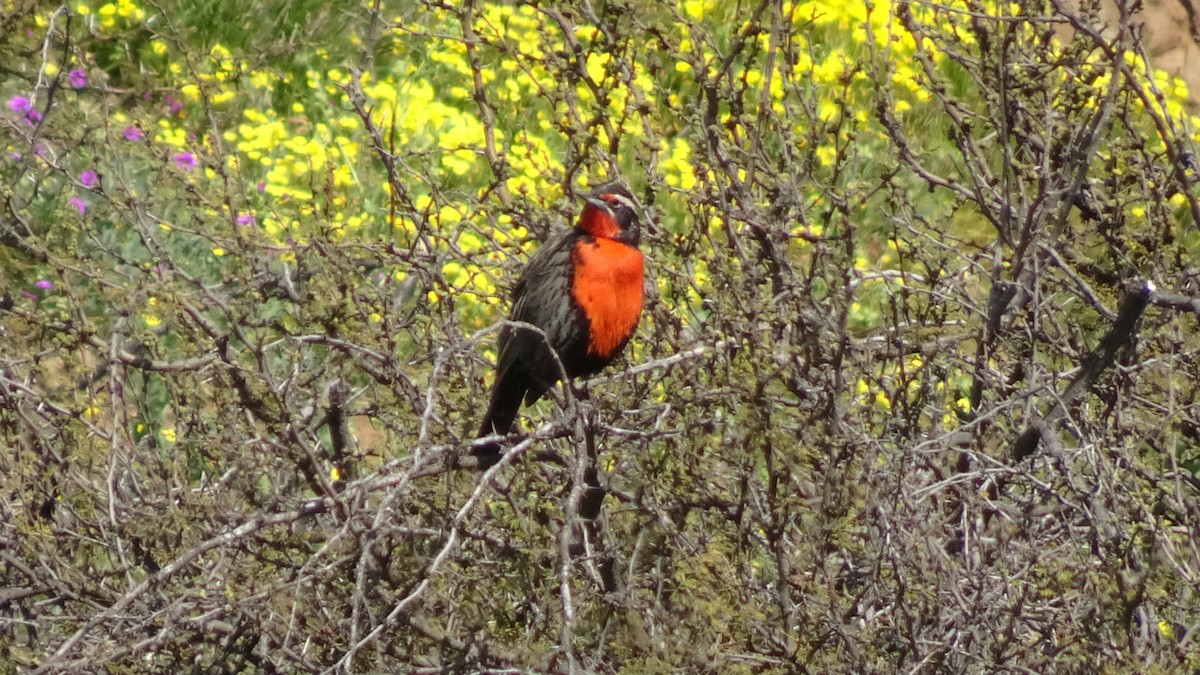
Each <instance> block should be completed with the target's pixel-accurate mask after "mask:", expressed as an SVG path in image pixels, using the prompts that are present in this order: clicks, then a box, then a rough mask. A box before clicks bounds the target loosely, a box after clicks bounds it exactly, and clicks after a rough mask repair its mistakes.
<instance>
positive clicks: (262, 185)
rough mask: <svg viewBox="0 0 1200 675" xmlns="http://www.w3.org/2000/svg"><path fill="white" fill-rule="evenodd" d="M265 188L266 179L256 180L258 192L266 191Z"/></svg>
mask: <svg viewBox="0 0 1200 675" xmlns="http://www.w3.org/2000/svg"><path fill="white" fill-rule="evenodd" d="M266 189H267V183H266V181H261V180H260V181H258V191H259V192H265V191H266Z"/></svg>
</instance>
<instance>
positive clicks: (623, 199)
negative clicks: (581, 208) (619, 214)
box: [603, 192, 637, 211]
mask: <svg viewBox="0 0 1200 675" xmlns="http://www.w3.org/2000/svg"><path fill="white" fill-rule="evenodd" d="M603 197H604V198H605V199H607V198H609V197H612V198H613V199H615V200H617V201H618V202H619V203H620V204H621V205H622V206H625V207H628V208H630V209H633V210H634V211H636V210H637V204H634V203H633V200H632V199H630V198H629V197H626V196H625V195H622V194H617V193H616V192H610V193H608V194H606V195H603Z"/></svg>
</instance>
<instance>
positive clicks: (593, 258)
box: [471, 183, 645, 469]
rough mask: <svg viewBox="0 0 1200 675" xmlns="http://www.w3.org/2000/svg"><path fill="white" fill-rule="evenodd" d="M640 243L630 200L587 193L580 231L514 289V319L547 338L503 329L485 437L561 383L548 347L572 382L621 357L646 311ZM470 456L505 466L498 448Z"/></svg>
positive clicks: (549, 246)
mask: <svg viewBox="0 0 1200 675" xmlns="http://www.w3.org/2000/svg"><path fill="white" fill-rule="evenodd" d="M640 239H641V232H640V229H639V226H638V217H637V210H636V206H635V204H634V200H633V195H632V194H630V193H629V190H627V189H625V188H624V187H622V186H621V185H618V184H615V183H613V184H608V185H603V186H601V187H598V188H596V189H595V190H593V191H592V192H590V193H589V194H588V195H587V197H586V203H585V204H584V207H583V212H582V213H581V214H580V216H579V222H578V223H576V225H575V227H573V228H571V229H570V230H568V231H567V232H564V233H563V234H561V235H559V236H558V237H556V238H554V239H552V240H551V241H549V242H547V243H546V244H544V245H543V246H542V248H541V249H539V250H538V252H537V253H536V254H534V256H533V258H532V259H530V261H529V264H528V265H527V266H526V267H525V271H524V273H522V275H521V278H520V280H519V281H517V286H516V288H515V289H514V290H513V309H512V315H511V316H510V317H509V318H510V319H511V320H512V321H520V322H524V323H528V324H531V325H533V326H536V327H538V328H539V329H541V331H542V334H538V333H537V332H535V331H533V330H530V329H528V328H521V327H519V326H513V325H509V326H505V327H504V328H503V329H501V331H500V340H499V358H498V359H497V360H496V382H495V384H494V385H493V386H492V398H491V403H490V405H488V410H487V414H486V415H485V416H484V418H483V425H482V426H481V427H480V429H479V436H480V437H483V436H489V435H492V434H507V433H509V432H510V431H511V430H512V426H513V421H514V420H516V418H517V410H518V409H519V408H520V407H521V403H522V402H524V403H525V404H526V405H529V404H532V403H533V402H535V401H537V400H538V399H540V398H541V397H542V396H544V395H545V393H546V392H547V391H548V390H549V389H550V388H551V387H553V386H554V383H555V382H557V381H558V380H559V379H560V370H559V366H558V364H557V363H555V359H554V357H553V356H552V355H551V353H550V351H549V349H553V350H554V352H555V353H556V354H557V355H558V360H559V362H561V363H562V369H563V370H564V371H566V374H567V377H571V378H576V377H586V376H588V375H593V374H595V373H597V372H599V371H600V369H602V368H604V366H606V365H608V364H609V363H610V362H611V361H612V360H613V359H615V358H616V357H617V356H618V355H620V353H621V350H623V349H624V348H625V345H626V344H627V343H628V342H629V338H630V337H632V336H633V331H634V329H635V328H637V325H638V319H639V318H640V316H641V313H642V300H643V288H642V284H643V279H644V276H645V272H644V270H645V267H644V264H643V262H642V252H641V251H639V250H638V243H639V241H640ZM543 334H544V337H543ZM471 454H473V455H475V456H476V457H477V458H478V461H479V468H481V469H486V468H488V467H490V466H492V465H493V464H495V463H496V462H498V461H500V454H501V453H500V444H499V443H495V442H493V443H485V444H482V445H480V446H477V447H475V448H473V449H472V451H471Z"/></svg>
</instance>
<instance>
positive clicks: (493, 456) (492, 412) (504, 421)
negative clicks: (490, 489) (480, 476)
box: [471, 383, 525, 471]
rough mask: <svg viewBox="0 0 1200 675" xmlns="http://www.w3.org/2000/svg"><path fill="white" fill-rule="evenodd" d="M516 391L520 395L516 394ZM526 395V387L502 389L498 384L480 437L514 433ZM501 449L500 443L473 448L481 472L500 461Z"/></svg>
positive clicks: (480, 429) (484, 419)
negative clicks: (513, 428) (522, 401)
mask: <svg viewBox="0 0 1200 675" xmlns="http://www.w3.org/2000/svg"><path fill="white" fill-rule="evenodd" d="M514 390H516V391H519V392H520V393H518V394H514V393H513V391H514ZM524 393H525V391H524V387H501V386H499V383H497V386H496V387H495V389H493V390H492V402H491V404H489V405H488V410H487V414H486V415H484V416H483V424H482V425H480V427H479V434H478V437H479V438H483V437H484V436H494V435H496V434H507V433H508V432H510V431H512V427H513V422H515V421H516V419H517V411H518V410H519V409H520V408H521V399H522V398H524ZM500 448H501V445H500V443H499V442H498V441H491V442H488V443H482V444H479V445H475V446H473V447H472V448H471V455H472V456H473V457H475V458H476V459H477V460H478V461H479V470H480V471H486V470H487V469H488V468H490V467H491V466H492V465H493V464H495V463H496V462H499V461H500V455H501V452H500Z"/></svg>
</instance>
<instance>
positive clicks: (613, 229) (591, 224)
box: [579, 204, 621, 239]
mask: <svg viewBox="0 0 1200 675" xmlns="http://www.w3.org/2000/svg"><path fill="white" fill-rule="evenodd" d="M579 229H581V230H583V231H584V232H587V233H588V234H590V235H592V236H593V237H604V238H606V239H611V238H612V237H615V236H617V235H618V234H620V233H621V227H620V226H619V225H617V221H616V220H614V219H613V217H612V214H611V213H610V212H609V211H607V210H606V209H602V208H600V207H598V206H595V205H593V204H587V205H586V206H584V207H583V213H582V214H581V215H580V216H579Z"/></svg>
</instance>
